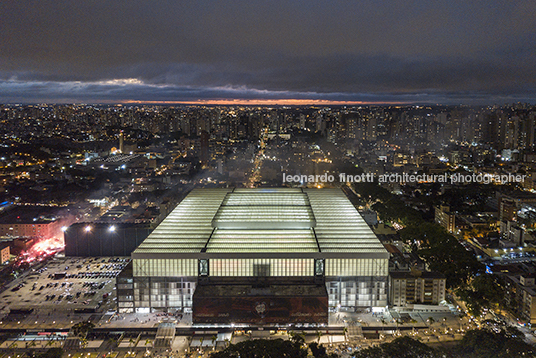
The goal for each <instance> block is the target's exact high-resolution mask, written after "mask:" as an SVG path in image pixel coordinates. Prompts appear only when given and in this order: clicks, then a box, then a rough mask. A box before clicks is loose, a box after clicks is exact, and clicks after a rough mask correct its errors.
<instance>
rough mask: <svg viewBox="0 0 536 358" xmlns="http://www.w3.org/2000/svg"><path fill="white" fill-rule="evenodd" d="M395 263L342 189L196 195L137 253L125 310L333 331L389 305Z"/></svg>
mask: <svg viewBox="0 0 536 358" xmlns="http://www.w3.org/2000/svg"><path fill="white" fill-rule="evenodd" d="M388 260H389V254H388V252H387V251H386V250H385V248H384V247H383V245H382V244H381V243H380V241H379V240H378V238H377V237H376V236H375V235H374V233H373V232H372V231H371V230H370V228H369V227H368V226H367V224H366V223H365V221H364V220H363V219H362V217H361V216H360V215H359V213H358V212H357V210H356V209H355V208H354V206H353V205H352V204H351V203H350V201H349V200H348V199H347V198H346V196H345V195H344V193H343V192H342V191H341V190H340V189H299V188H270V189H196V190H194V191H192V192H191V193H190V194H189V195H188V196H187V197H186V198H185V199H184V200H183V201H182V202H181V203H180V204H179V205H178V206H177V207H176V208H175V209H174V210H173V211H172V212H171V213H170V214H169V216H168V217H167V218H166V219H164V221H163V222H162V223H161V224H160V225H159V226H158V227H157V228H156V229H155V230H154V231H153V232H152V233H151V234H150V235H149V236H148V237H147V239H145V240H144V241H143V242H142V244H141V245H140V246H139V247H138V248H137V249H136V250H135V251H134V252H133V253H132V267H131V270H132V272H125V273H124V274H122V275H120V276H119V277H118V281H117V290H118V309H119V311H120V312H148V311H167V312H173V311H176V310H184V311H189V310H193V317H194V322H213V323H222V322H241V321H242V322H249V323H276V322H279V323H285V322H287V321H295V322H298V321H299V322H306V321H310V322H327V311H328V307H329V308H330V309H333V310H335V309H350V310H354V309H359V308H370V307H379V306H383V307H384V306H386V305H387V296H388V295H387V289H388V287H387V286H388V280H387V278H388ZM240 312H241V313H240ZM239 313H240V314H239Z"/></svg>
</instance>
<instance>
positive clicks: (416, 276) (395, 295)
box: [389, 270, 447, 307]
mask: <svg viewBox="0 0 536 358" xmlns="http://www.w3.org/2000/svg"><path fill="white" fill-rule="evenodd" d="M446 283H447V280H446V278H445V275H443V274H442V273H439V272H430V271H418V270H413V271H411V272H410V271H394V272H390V273H389V304H390V305H392V306H395V307H405V306H407V305H412V304H428V305H438V304H439V303H440V302H441V301H444V300H445V292H446Z"/></svg>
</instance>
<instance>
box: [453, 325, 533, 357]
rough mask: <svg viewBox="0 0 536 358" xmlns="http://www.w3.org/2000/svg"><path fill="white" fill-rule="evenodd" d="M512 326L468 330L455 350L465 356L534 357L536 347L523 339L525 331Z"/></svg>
mask: <svg viewBox="0 0 536 358" xmlns="http://www.w3.org/2000/svg"><path fill="white" fill-rule="evenodd" d="M511 328H512V327H500V326H498V325H495V326H493V327H489V328H484V329H475V330H471V331H468V332H467V333H466V334H465V335H464V337H463V338H462V340H461V342H460V344H459V345H458V347H457V348H456V349H455V352H456V353H458V354H459V355H460V356H463V357H474V358H484V357H486V358H487V357H497V358H508V357H522V356H525V357H534V356H536V349H535V348H534V347H533V346H532V345H530V344H528V343H525V342H524V341H523V337H524V335H523V333H521V332H519V330H517V329H515V328H514V329H511Z"/></svg>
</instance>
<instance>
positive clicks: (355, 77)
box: [0, 0, 536, 103]
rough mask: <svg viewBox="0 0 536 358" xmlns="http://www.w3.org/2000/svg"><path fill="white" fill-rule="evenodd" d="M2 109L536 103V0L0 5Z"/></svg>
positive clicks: (135, 1) (23, 1) (24, 1)
mask: <svg viewBox="0 0 536 358" xmlns="http://www.w3.org/2000/svg"><path fill="white" fill-rule="evenodd" d="M0 13H1V14H3V19H2V21H1V22H0V33H2V36H0V49H1V51H0V101H2V102H44V101H47V102H49V101H52V102H71V101H74V102H79V101H82V102H113V101H128V100H132V101H157V100H160V101H188V100H199V99H207V100H208V99H222V98H231V99H236V98H241V99H262V98H267V99H278V98H297V99H311V100H313V99H325V100H342V101H374V102H413V103H419V102H420V103H438V102H440V103H459V102H464V103H490V102H491V103H496V102H497V101H518V100H521V101H529V102H536V66H534V63H536V27H535V26H534V23H536V2H534V1H533V0H528V1H522V0H511V1H506V2H505V1H498V0H488V1H471V2H467V1H457V0H456V1H452V0H451V1H434V2H430V1H421V0H418V1H412V2H408V1H385V0H370V1H347V0H345V1H337V0H334V1H329V2H326V1H315V0H309V1H305V0H304V1H300V0H297V1H270V2H264V1H262V2H261V1H255V0H249V1H233V2H229V1H218V0H214V1H208V0H205V1H204V0H201V1H195V2H188V1H165V0H160V1H158V2H147V1H139V0H130V1H113V2H110V1H57V0H56V1H35V0H33V1H30V0H19V1H11V2H4V3H3V4H1V5H0Z"/></svg>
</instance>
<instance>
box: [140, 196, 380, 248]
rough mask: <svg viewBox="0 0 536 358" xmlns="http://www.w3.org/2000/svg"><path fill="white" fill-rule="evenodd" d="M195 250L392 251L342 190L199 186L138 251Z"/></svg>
mask: <svg viewBox="0 0 536 358" xmlns="http://www.w3.org/2000/svg"><path fill="white" fill-rule="evenodd" d="M195 253H206V254H214V255H215V256H216V257H217V256H218V255H220V254H226V255H227V254H253V253H259V254H261V253H263V254H270V253H273V254H277V253H289V254H293V253H303V254H315V253H316V254H321V253H326V254H328V253H334V254H335V253H345V254H348V253H355V254H363V253H376V254H385V253H386V250H385V249H384V247H383V245H382V244H381V243H380V242H379V240H378V239H377V237H376V236H375V235H374V233H373V232H372V231H371V230H370V228H369V227H368V225H367V224H366V223H365V221H364V220H363V218H362V217H361V215H360V214H359V213H358V212H357V210H356V209H355V208H354V206H353V205H352V204H351V203H350V201H349V200H348V199H347V198H346V196H345V195H344V193H343V192H342V191H341V190H340V189H298V188H296V189H293V188H274V189H234V190H233V189H196V190H193V191H192V192H191V193H190V194H189V195H188V196H187V197H186V198H185V199H184V200H183V201H182V202H181V203H180V204H179V205H178V206H177V207H176V208H175V209H174V210H173V212H172V213H171V214H169V216H168V217H167V218H166V219H164V220H163V221H162V223H161V224H160V225H159V226H158V227H157V228H156V229H155V230H154V231H153V232H152V233H151V234H150V235H149V237H148V238H147V239H145V241H144V242H143V243H142V244H141V245H140V246H139V247H138V248H137V249H136V250H135V252H134V254H133V256H134V257H142V256H143V257H147V256H146V255H145V254H148V255H150V256H151V257H157V255H156V254H195ZM153 255H154V256H153ZM165 256H169V255H165ZM180 256H182V255H180ZM358 256H359V255H358Z"/></svg>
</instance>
